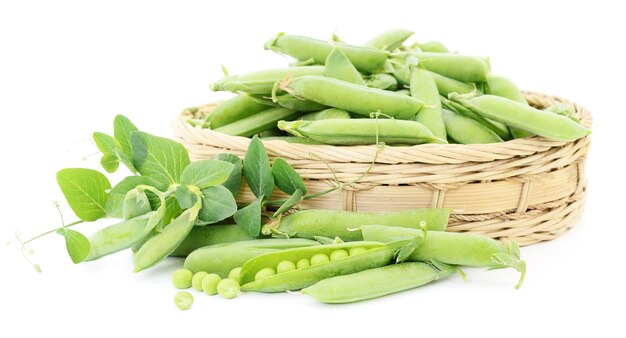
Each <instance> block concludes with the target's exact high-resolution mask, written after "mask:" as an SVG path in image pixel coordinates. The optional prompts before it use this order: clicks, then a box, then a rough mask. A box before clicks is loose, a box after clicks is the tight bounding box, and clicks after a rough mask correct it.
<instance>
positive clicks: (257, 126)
mask: <svg viewBox="0 0 626 338" xmlns="http://www.w3.org/2000/svg"><path fill="white" fill-rule="evenodd" d="M299 115H300V113H298V112H295V111H293V110H290V109H287V108H283V107H277V108H270V109H267V110H264V111H262V112H260V113H257V114H256V115H252V116H250V117H247V118H244V119H241V120H239V121H235V122H233V123H231V124H227V125H225V126H222V127H220V128H217V129H214V130H215V131H216V132H218V133H224V134H228V135H234V136H245V137H251V136H253V135H255V134H257V133H259V132H261V131H264V130H267V129H270V128H273V127H275V126H276V123H277V122H278V121H281V120H291V119H294V118H296V117H298V116H299Z"/></svg>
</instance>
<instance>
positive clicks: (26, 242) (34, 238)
mask: <svg viewBox="0 0 626 338" xmlns="http://www.w3.org/2000/svg"><path fill="white" fill-rule="evenodd" d="M84 222H85V221H83V220H79V221H76V222H72V223H70V224H68V225H64V226H62V227H60V228H54V229H52V230H50V231H46V232H44V233H42V234H39V235H37V236H35V237H33V238H31V239H28V240H26V241H22V240H19V238H18V240H19V241H20V243H22V247H24V246H25V245H26V244H28V243H30V242H32V241H34V240H36V239H39V238H41V237H44V236H46V235H49V234H51V233H54V232H56V231H57V230H59V229H67V228H70V227H73V226H74V225H77V224H80V223H84Z"/></svg>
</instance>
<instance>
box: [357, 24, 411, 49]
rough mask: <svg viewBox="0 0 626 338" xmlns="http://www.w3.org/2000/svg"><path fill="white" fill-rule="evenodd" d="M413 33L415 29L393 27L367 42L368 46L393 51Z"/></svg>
mask: <svg viewBox="0 0 626 338" xmlns="http://www.w3.org/2000/svg"><path fill="white" fill-rule="evenodd" d="M411 35H413V31H410V30H406V29H393V30H389V31H386V32H383V33H381V34H379V35H376V36H375V37H373V38H372V39H371V40H369V41H368V42H366V43H365V46H367V47H374V48H378V49H382V50H387V51H390V52H393V51H394V50H396V49H397V48H398V47H400V46H401V45H402V44H403V43H404V41H406V40H407V39H408V38H410V37H411Z"/></svg>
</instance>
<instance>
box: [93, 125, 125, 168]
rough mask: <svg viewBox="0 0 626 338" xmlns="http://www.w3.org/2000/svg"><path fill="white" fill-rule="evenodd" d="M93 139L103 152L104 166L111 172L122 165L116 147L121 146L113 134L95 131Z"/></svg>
mask: <svg viewBox="0 0 626 338" xmlns="http://www.w3.org/2000/svg"><path fill="white" fill-rule="evenodd" d="M93 141H94V142H95V143H96V147H98V149H99V150H100V151H101V152H102V159H101V160H100V164H101V165H102V168H104V170H106V171H107V172H109V173H114V172H115V171H116V170H117V168H118V167H119V166H120V161H119V158H118V157H117V153H116V149H117V148H119V143H118V142H117V141H116V140H115V138H113V136H109V135H107V134H105V133H100V132H95V133H93Z"/></svg>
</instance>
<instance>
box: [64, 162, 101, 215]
mask: <svg viewBox="0 0 626 338" xmlns="http://www.w3.org/2000/svg"><path fill="white" fill-rule="evenodd" d="M57 182H58V183H59V187H61V191H63V195H64V196H65V199H66V200H67V203H68V204H69V205H70V207H71V208H72V210H73V211H74V213H75V214H76V216H78V218H80V219H81V220H83V221H86V222H93V221H95V220H97V219H99V218H101V217H103V216H105V215H106V203H107V199H108V198H109V194H108V193H107V190H109V189H111V183H109V180H108V179H107V178H106V177H105V176H104V175H103V174H101V173H100V172H98V171H96V170H93V169H83V168H68V169H62V170H60V171H59V172H58V173H57Z"/></svg>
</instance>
